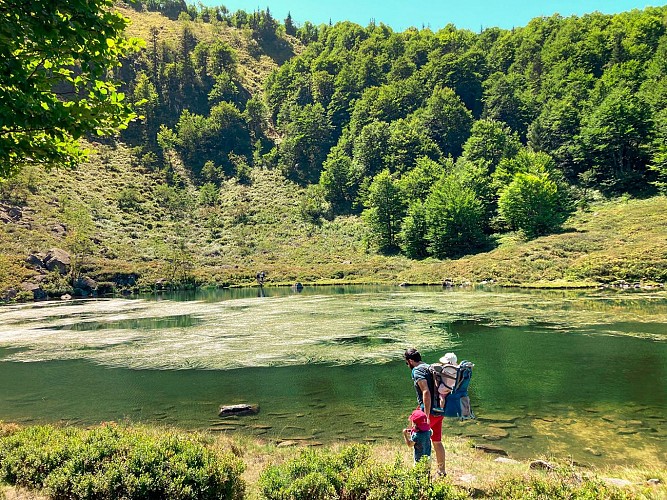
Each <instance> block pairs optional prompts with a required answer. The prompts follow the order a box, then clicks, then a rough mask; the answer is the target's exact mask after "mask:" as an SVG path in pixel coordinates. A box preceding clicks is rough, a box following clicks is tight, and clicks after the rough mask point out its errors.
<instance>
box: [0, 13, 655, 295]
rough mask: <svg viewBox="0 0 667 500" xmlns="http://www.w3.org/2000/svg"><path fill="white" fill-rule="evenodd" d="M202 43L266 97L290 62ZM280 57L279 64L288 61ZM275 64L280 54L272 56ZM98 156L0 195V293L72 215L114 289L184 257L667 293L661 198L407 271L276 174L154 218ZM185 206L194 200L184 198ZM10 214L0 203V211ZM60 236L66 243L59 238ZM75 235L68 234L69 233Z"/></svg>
mask: <svg viewBox="0 0 667 500" xmlns="http://www.w3.org/2000/svg"><path fill="white" fill-rule="evenodd" d="M121 11H122V12H123V13H124V14H125V15H126V16H128V17H130V18H131V19H132V24H131V26H130V28H129V30H128V35H130V36H139V37H142V38H148V34H149V30H150V28H151V27H152V26H156V27H158V28H159V30H160V32H159V33H160V34H159V37H160V38H161V39H163V38H164V39H166V40H171V41H174V40H176V38H177V37H178V34H179V32H180V27H179V25H178V24H177V23H175V22H173V21H169V20H168V19H166V18H164V17H163V16H161V15H160V14H157V13H149V12H144V13H137V12H135V11H132V10H123V9H122V8H121ZM191 24H192V27H193V31H194V32H195V34H196V36H197V37H198V38H199V39H212V38H214V37H219V38H221V39H224V40H225V41H227V42H228V43H230V44H231V45H232V46H233V47H234V48H235V49H236V50H237V52H238V55H239V73H240V75H241V78H242V81H243V85H244V86H245V87H246V88H247V89H248V90H250V91H251V92H257V91H259V90H260V89H261V82H262V80H263V79H264V78H265V77H266V75H267V74H268V72H270V71H271V70H273V69H274V68H275V67H276V66H277V64H278V63H279V62H280V61H282V60H284V59H285V58H286V57H288V56H289V53H291V52H298V51H299V50H300V47H299V45H298V43H296V42H295V41H294V40H292V42H293V43H292V48H291V49H284V50H283V53H278V54H276V53H271V54H270V55H269V53H267V52H266V50H269V52H271V50H272V49H271V48H269V47H260V46H259V45H257V43H256V42H255V41H254V40H252V38H251V37H250V36H249V33H247V32H245V31H243V30H237V29H233V28H228V27H223V26H213V25H209V24H204V23H199V22H193V23H191ZM285 51H287V52H286V53H285ZM274 52H275V51H274ZM93 146H94V149H95V150H96V152H95V153H94V154H92V155H91V158H90V161H89V162H88V163H86V164H84V165H82V166H81V167H80V168H79V169H77V170H76V171H62V170H53V171H51V172H44V171H41V170H33V171H28V172H24V173H23V174H22V178H21V179H19V181H18V182H16V184H17V185H18V187H17V188H16V189H14V190H9V189H7V188H5V189H4V191H5V193H6V194H8V195H9V196H8V197H5V200H2V199H0V216H1V215H2V213H3V212H4V213H7V211H8V210H9V209H10V208H11V207H12V206H22V207H23V208H24V210H23V216H22V218H21V219H20V220H17V221H16V222H10V223H2V222H0V292H1V291H2V290H4V289H6V288H8V287H10V286H17V285H18V284H19V283H20V282H21V281H23V280H25V279H26V278H28V277H29V276H30V275H31V273H32V271H31V270H29V269H26V268H25V267H23V265H22V261H23V259H24V258H25V257H26V256H27V255H28V254H29V253H32V252H37V251H42V252H43V251H46V250H47V249H48V248H50V247H53V246H57V247H63V248H67V247H68V240H67V234H70V235H71V234H72V233H73V231H74V229H75V228H74V227H73V225H72V224H71V222H69V220H68V219H69V217H68V213H71V212H72V211H76V210H84V211H86V212H88V213H90V215H91V216H92V218H93V220H94V223H95V231H94V233H95V234H94V242H95V244H94V248H93V252H92V254H91V255H90V256H89V257H87V259H86V260H87V262H88V264H89V267H90V268H91V272H90V274H92V275H93V276H95V277H97V278H98V279H101V280H102V281H106V280H109V279H111V278H112V277H113V275H114V274H115V273H130V272H138V273H140V274H141V275H142V279H141V284H142V285H144V286H150V285H151V284H152V283H154V282H155V281H156V280H158V279H161V278H168V277H169V276H170V275H171V273H172V268H171V266H170V264H169V261H170V259H172V258H173V257H174V256H175V254H176V253H177V252H176V249H177V248H178V245H179V243H183V244H184V246H185V247H184V248H185V255H186V257H187V260H188V261H191V262H192V263H193V265H194V268H193V270H192V273H193V274H194V275H195V276H196V277H197V279H198V281H199V282H201V283H211V284H214V283H215V284H222V283H226V284H244V283H252V282H254V276H255V273H256V272H257V271H259V270H265V271H267V272H268V281H269V283H291V282H294V281H302V282H305V283H334V282H336V283H340V282H357V283H359V282H366V283H369V282H385V283H395V284H398V283H401V282H410V283H439V282H441V281H442V280H443V279H452V280H454V281H455V282H458V283H463V282H466V281H470V282H479V281H483V280H494V281H495V282H497V283H501V284H508V285H538V286H564V285H566V286H575V285H592V284H596V283H600V282H610V281H611V282H613V281H616V280H628V281H639V280H647V281H659V282H664V281H667V198H665V197H656V198H653V199H649V200H641V201H637V200H632V201H627V200H621V201H616V202H607V203H604V204H599V205H596V206H593V207H592V208H591V209H589V210H587V211H581V212H578V213H577V214H575V215H574V216H573V217H572V218H571V219H570V220H569V221H568V222H567V223H566V226H565V227H566V230H565V232H563V233H562V234H558V235H552V236H548V237H544V238H539V239H536V240H534V241H530V242H524V241H521V240H519V239H518V238H516V237H515V236H512V235H508V236H504V237H502V238H501V239H500V240H499V246H498V247H497V248H496V249H495V250H493V251H491V252H488V253H482V254H478V255H474V256H470V257H466V258H463V259H460V260H456V261H437V260H433V259H427V260H425V261H410V260H409V259H406V258H404V257H400V256H397V257H385V256H380V255H376V254H374V253H373V252H372V251H371V250H369V249H368V248H367V246H366V245H365V244H364V235H365V228H364V226H363V224H362V223H361V221H360V219H359V218H358V217H339V218H337V219H335V220H334V221H324V222H323V223H322V224H321V225H313V224H309V223H306V222H304V221H303V220H301V218H300V217H299V209H298V206H299V200H300V198H301V196H302V193H303V191H302V189H301V188H299V187H298V186H296V185H294V184H291V183H289V182H287V181H285V180H284V179H282V178H281V177H280V176H279V175H278V174H277V173H276V172H272V171H268V170H255V171H254V172H253V182H252V185H251V186H243V185H239V184H237V183H235V182H232V181H230V182H227V183H225V184H223V186H222V188H221V193H220V200H219V204H218V205H217V206H215V207H212V208H201V207H200V208H197V207H194V208H192V209H191V210H188V211H187V212H186V213H178V214H174V213H171V212H170V210H168V209H166V208H164V207H163V206H161V205H160V203H159V200H158V193H157V188H158V186H159V184H160V183H161V182H162V180H161V175H160V174H159V173H157V172H151V171H146V170H145V169H144V168H142V167H140V166H139V165H138V164H137V162H136V161H135V160H134V159H133V158H132V155H131V153H130V151H129V150H128V148H126V147H125V146H123V145H122V144H118V145H116V146H109V145H100V144H95V145H93ZM125 188H133V189H135V190H136V191H137V192H138V193H139V198H140V202H139V204H138V206H137V207H136V208H132V209H126V210H121V209H120V208H119V206H118V202H117V200H118V193H119V192H121V191H122V190H123V189H125ZM190 191H191V195H192V197H193V198H196V196H197V192H196V191H194V188H191V189H190ZM3 201H4V203H3ZM60 225H64V226H65V227H66V228H67V233H65V234H61V233H62V231H60V232H59V231H58V229H59V227H60ZM68 226H69V227H68Z"/></svg>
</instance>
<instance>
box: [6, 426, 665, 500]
mask: <svg viewBox="0 0 667 500" xmlns="http://www.w3.org/2000/svg"><path fill="white" fill-rule="evenodd" d="M399 441H400V440H399V438H398V437H397V439H396V442H392V443H384V444H373V445H359V444H349V443H346V444H337V445H334V446H332V447H329V448H306V447H300V446H298V444H297V443H294V442H291V443H289V444H290V446H284V445H285V444H286V443H282V445H281V444H280V443H279V444H276V443H267V442H261V441H257V440H255V439H252V438H249V437H246V436H242V435H223V436H221V435H212V434H201V433H185V432H182V431H178V430H174V429H167V428H156V427H131V426H125V425H120V426H119V425H116V424H104V425H102V426H100V427H96V428H91V429H86V430H84V429H78V428H54V427H51V426H45V427H37V426H33V427H27V428H21V427H18V426H16V425H10V424H2V425H0V479H1V480H2V486H1V488H2V489H0V498H2V495H4V496H5V498H21V499H28V498H118V497H119V496H123V497H124V498H153V497H155V495H156V494H157V495H158V496H160V495H168V496H169V498H239V499H240V498H248V499H264V498H281V499H297V498H309V499H318V498H322V499H324V498H347V499H353V498H396V499H406V500H407V499H427V498H428V499H435V498H443V499H444V498H619V499H620V498H647V499H648V498H650V499H653V498H655V499H657V498H664V497H665V495H666V494H667V488H666V487H665V481H667V470H665V468H664V466H659V465H658V464H656V465H655V466H652V465H651V464H637V467H635V468H610V469H599V470H598V469H591V468H584V467H581V466H577V465H576V464H573V463H571V462H568V461H567V460H562V459H558V458H557V457H541V458H542V459H544V463H547V464H548V465H547V466H546V469H545V468H531V467H530V465H529V463H527V462H520V461H515V460H512V459H511V458H508V457H500V458H499V457H497V456H496V455H489V454H485V453H483V452H481V451H479V450H475V449H472V448H471V446H470V443H469V442H467V441H466V440H464V439H461V438H445V446H446V449H447V469H448V476H447V478H445V479H435V478H434V477H433V476H432V475H431V474H430V473H429V472H430V469H431V468H432V467H431V466H429V465H428V464H426V465H423V466H418V467H414V468H413V467H412V464H411V459H410V450H408V449H407V448H406V447H403V446H400V443H399ZM151 495H152V496H151Z"/></svg>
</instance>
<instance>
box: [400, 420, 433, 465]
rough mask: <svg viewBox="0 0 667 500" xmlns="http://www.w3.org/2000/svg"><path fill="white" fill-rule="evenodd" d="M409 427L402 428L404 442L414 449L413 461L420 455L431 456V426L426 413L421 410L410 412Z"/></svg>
mask: <svg viewBox="0 0 667 500" xmlns="http://www.w3.org/2000/svg"><path fill="white" fill-rule="evenodd" d="M409 422H410V425H411V428H410V429H403V439H405V444H407V445H408V446H410V447H413V448H414V450H415V463H417V462H419V460H420V459H421V457H429V458H431V428H430V427H429V425H428V420H427V418H426V413H424V412H423V411H421V410H415V411H413V412H412V414H411V415H410V418H409Z"/></svg>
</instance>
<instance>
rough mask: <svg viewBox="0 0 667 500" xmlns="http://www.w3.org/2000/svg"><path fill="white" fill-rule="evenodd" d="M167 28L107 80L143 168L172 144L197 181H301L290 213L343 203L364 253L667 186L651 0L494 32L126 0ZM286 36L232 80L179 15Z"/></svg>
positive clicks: (484, 231) (470, 233) (663, 13)
mask: <svg viewBox="0 0 667 500" xmlns="http://www.w3.org/2000/svg"><path fill="white" fill-rule="evenodd" d="M135 8H147V9H156V10H161V11H163V12H164V13H165V14H167V15H170V16H171V17H174V18H177V19H179V21H180V22H181V23H182V33H181V34H180V37H179V40H178V43H177V44H172V45H169V44H167V43H164V42H163V43H162V44H157V43H155V42H154V41H153V43H151V40H149V41H148V47H147V50H146V51H144V52H143V53H142V54H141V55H139V56H138V57H135V58H134V59H133V60H131V61H130V62H128V63H127V64H125V66H124V74H123V78H124V79H125V80H126V81H128V82H131V83H130V87H131V89H130V90H131V95H132V96H133V97H134V98H135V100H136V102H137V103H139V104H138V108H139V109H140V110H141V112H142V113H143V115H144V116H145V119H144V120H143V121H142V122H141V123H140V124H136V125H135V126H133V127H132V128H131V130H130V131H129V132H128V133H126V134H125V137H126V138H127V139H128V140H130V141H131V142H133V143H135V144H144V145H145V146H146V154H145V155H144V158H145V160H146V161H148V162H153V161H158V159H157V158H154V156H153V153H152V152H151V146H157V148H153V150H154V151H157V152H158V153H159V154H161V158H164V154H165V152H166V151H168V150H170V149H175V150H176V151H177V152H178V153H179V154H180V155H181V158H182V159H183V161H184V162H185V165H186V166H187V168H188V169H189V170H191V171H192V172H193V173H194V174H195V176H196V178H197V179H198V180H199V182H200V183H201V184H202V185H204V186H206V187H205V189H207V190H211V191H212V190H214V188H215V187H216V186H217V185H219V182H220V180H221V179H223V178H225V177H226V176H236V177H238V178H239V179H240V180H241V181H244V180H245V181H247V179H248V170H249V169H250V168H253V167H258V166H268V167H272V168H278V169H279V170H280V171H281V172H282V173H283V174H284V175H285V176H286V177H287V178H288V179H291V180H293V181H295V182H297V183H300V184H302V185H305V186H309V187H308V190H307V198H306V200H305V201H304V206H303V210H302V212H303V216H304V217H305V218H310V219H312V220H313V221H317V220H318V219H320V218H332V217H335V216H338V215H342V214H358V213H361V214H362V216H363V218H364V220H365V221H366V222H367V224H368V226H369V228H370V240H371V241H372V243H374V246H375V247H376V248H377V249H378V250H379V251H381V252H385V253H392V252H397V251H401V252H403V253H405V254H406V255H407V256H409V257H412V258H423V257H426V256H429V255H433V256H436V257H438V258H444V257H458V256H461V255H464V254H466V253H470V252H475V251H479V250H483V249H487V248H488V247H489V245H491V244H492V242H493V238H492V236H493V235H494V234H497V233H502V232H505V231H516V230H519V231H521V232H522V234H524V235H525V236H526V237H529V238H530V237H535V236H539V235H544V234H549V233H551V232H554V231H558V230H559V228H560V227H561V224H562V222H563V221H564V220H565V219H566V218H567V216H568V215H569V214H570V213H571V212H572V211H573V210H574V208H575V207H576V205H577V203H585V202H586V201H587V200H589V199H590V198H591V197H595V196H613V195H619V194H624V193H628V194H631V195H635V196H647V195H651V194H655V193H656V192H658V191H659V190H660V189H663V188H664V186H665V181H666V180H667V164H666V162H665V158H666V152H667V150H666V147H667V146H666V138H667V114H665V105H664V104H665V100H666V98H667V84H666V83H667V79H666V77H667V36H666V35H665V32H666V26H667V9H666V8H649V9H646V10H644V11H637V10H635V11H632V12H626V13H623V14H619V15H604V14H599V13H594V14H590V15H585V16H582V17H569V18H563V17H560V16H557V15H556V16H553V17H548V18H537V19H534V20H532V21H531V22H530V23H529V24H528V25H527V26H525V27H523V28H517V29H513V30H511V31H507V30H501V29H497V28H491V29H487V30H484V31H482V32H481V33H473V32H470V31H467V30H460V29H456V27H454V26H452V25H449V26H446V27H445V28H443V29H441V30H439V31H437V32H432V31H431V30H429V29H421V30H418V29H408V30H406V31H405V32H402V33H396V32H394V31H392V30H391V28H389V27H388V26H385V25H374V24H372V25H369V26H367V27H361V26H358V25H356V24H353V23H349V22H342V23H337V24H335V25H333V26H331V25H322V26H319V27H315V26H313V25H311V24H309V23H306V24H305V25H304V26H302V27H299V28H297V27H295V26H294V25H293V24H292V22H291V18H288V19H286V20H285V21H284V22H283V23H280V22H278V21H277V20H275V19H274V18H273V17H272V16H271V14H270V12H269V11H268V9H267V10H266V11H257V12H254V13H251V14H247V13H245V12H243V11H239V12H236V13H233V14H232V13H230V12H229V11H227V9H225V8H224V7H219V8H207V7H198V8H195V7H193V6H186V5H185V3H182V2H181V3H178V2H156V1H153V2H146V3H145V4H144V5H142V4H139V3H136V4H135ZM196 22H200V23H201V22H204V23H212V24H224V25H228V26H234V27H238V28H245V29H248V30H250V31H251V33H252V37H253V38H254V39H255V40H257V41H258V42H259V43H263V44H285V43H287V42H286V41H285V40H286V39H287V38H289V37H292V36H296V37H297V38H298V39H299V41H300V42H301V43H303V44H305V49H304V50H303V51H302V53H301V54H299V55H298V56H295V57H293V58H291V59H289V60H288V61H286V62H285V63H284V64H283V65H282V66H281V67H280V68H279V69H278V70H276V71H274V72H273V73H272V74H270V76H269V77H268V79H267V81H266V83H265V92H264V95H263V96H261V95H254V96H251V95H250V94H249V93H248V92H247V91H246V90H245V89H244V88H243V86H242V85H241V84H240V83H239V80H238V76H237V63H236V59H235V52H234V50H233V49H232V48H231V47H230V46H229V45H227V44H225V43H223V42H219V41H213V42H211V41H199V40H197V39H196V37H195V36H194V35H193V31H192V28H191V26H192V23H196Z"/></svg>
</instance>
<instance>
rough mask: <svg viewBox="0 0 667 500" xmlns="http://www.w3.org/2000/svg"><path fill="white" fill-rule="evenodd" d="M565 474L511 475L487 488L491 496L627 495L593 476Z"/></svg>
mask: <svg viewBox="0 0 667 500" xmlns="http://www.w3.org/2000/svg"><path fill="white" fill-rule="evenodd" d="M572 479H573V478H572V477H571V476H570V477H568V476H566V475H561V474H558V475H556V476H554V477H548V478H539V477H532V478H529V479H522V478H521V479H520V478H511V479H506V480H504V481H501V482H500V483H498V484H497V485H495V486H494V487H492V489H491V490H490V491H489V492H488V496H489V497H490V498H515V499H525V500H529V499H531V500H532V499H535V500H538V499H543V498H549V499H554V500H559V499H563V500H565V499H571V498H576V499H580V500H595V499H597V498H605V499H607V500H622V499H626V498H630V497H629V496H628V494H626V493H625V492H624V491H622V490H620V489H618V488H613V487H609V486H606V485H605V484H604V483H601V482H599V481H592V480H584V481H581V480H575V481H573V480H572Z"/></svg>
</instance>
